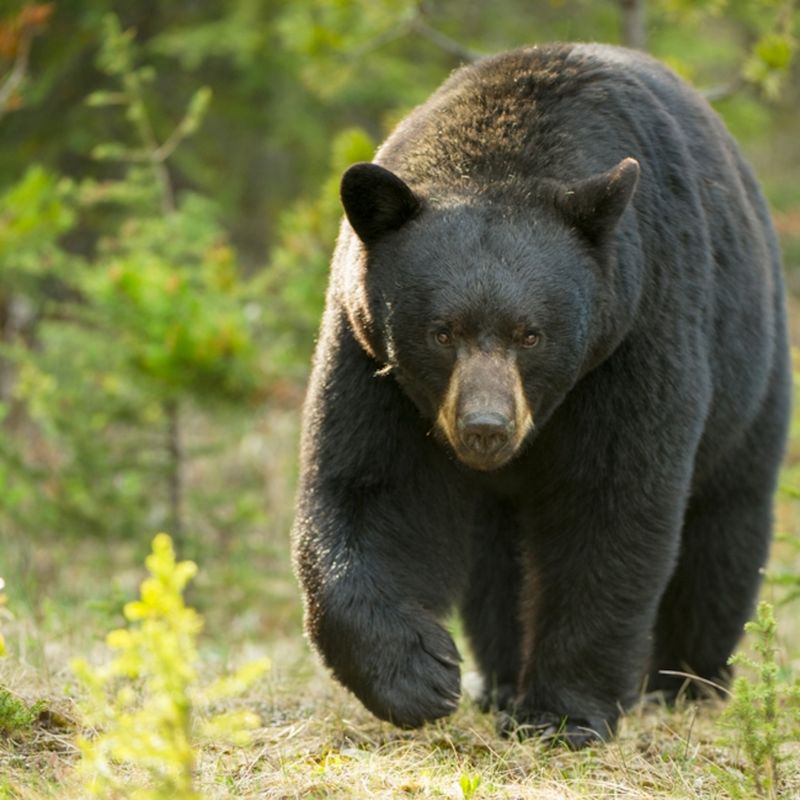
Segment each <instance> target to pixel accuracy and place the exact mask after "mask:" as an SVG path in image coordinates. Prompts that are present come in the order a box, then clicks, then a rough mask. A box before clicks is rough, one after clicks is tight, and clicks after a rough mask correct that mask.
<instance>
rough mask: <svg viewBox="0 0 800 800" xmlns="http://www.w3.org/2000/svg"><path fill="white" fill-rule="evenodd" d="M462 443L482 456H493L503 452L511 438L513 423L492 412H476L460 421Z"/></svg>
mask: <svg viewBox="0 0 800 800" xmlns="http://www.w3.org/2000/svg"><path fill="white" fill-rule="evenodd" d="M458 430H459V433H460V434H461V441H462V442H463V443H464V444H465V445H466V446H467V447H468V448H469V449H470V450H472V451H473V452H475V453H477V454H478V455H481V456H492V455H494V454H495V453H497V452H498V451H499V450H501V449H502V448H503V447H504V446H505V445H506V444H508V440H509V438H510V437H511V433H512V431H513V423H512V422H511V420H510V419H508V418H507V417H505V416H503V415H502V414H498V413H496V412H492V411H475V412H473V413H471V414H467V415H466V416H465V417H463V418H462V419H460V420H459V421H458Z"/></svg>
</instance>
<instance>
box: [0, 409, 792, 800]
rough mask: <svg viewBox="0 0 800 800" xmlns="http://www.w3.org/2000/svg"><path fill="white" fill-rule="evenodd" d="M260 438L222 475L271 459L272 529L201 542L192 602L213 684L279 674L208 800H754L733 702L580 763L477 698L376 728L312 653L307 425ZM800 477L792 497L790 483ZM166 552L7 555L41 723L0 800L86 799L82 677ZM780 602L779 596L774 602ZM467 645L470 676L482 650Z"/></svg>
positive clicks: (207, 464)
mask: <svg viewBox="0 0 800 800" xmlns="http://www.w3.org/2000/svg"><path fill="white" fill-rule="evenodd" d="M254 427H255V432H254V431H253V430H252V429H251V430H250V431H249V432H247V433H246V434H242V436H241V438H239V439H236V440H235V441H233V442H232V445H231V453H229V455H228V456H227V457H226V459H227V460H230V462H231V464H227V462H226V465H225V474H224V475H223V476H222V477H223V479H226V478H229V477H230V476H231V475H233V476H234V477H236V479H237V480H239V479H240V478H241V474H242V473H244V472H247V470H251V469H253V465H254V464H258V465H261V464H263V463H264V462H266V464H267V467H266V474H265V475H264V479H265V481H266V490H265V491H263V495H264V497H265V498H266V499H265V501H264V509H263V514H262V515H261V516H259V518H258V520H259V524H258V525H253V526H252V527H251V528H250V529H249V530H248V531H246V532H245V533H244V534H242V535H241V536H231V535H224V536H223V535H219V536H212V535H207V534H206V533H205V532H204V535H203V539H202V546H199V545H198V547H197V556H198V561H199V564H200V573H199V575H198V577H197V579H196V581H195V582H194V584H193V585H192V588H191V589H190V591H189V593H188V596H187V601H188V602H189V603H190V604H192V605H193V606H195V607H196V608H198V610H199V611H200V612H201V613H202V614H203V616H204V618H205V621H206V625H205V633H204V636H203V638H202V644H201V659H202V664H203V668H204V670H205V671H207V673H208V674H207V675H204V678H205V677H213V676H214V675H215V674H219V673H222V672H223V671H225V670H226V669H229V668H231V667H235V666H237V665H238V664H241V663H243V662H244V661H248V660H251V659H253V658H257V657H262V656H268V657H269V658H270V659H271V661H272V670H271V672H270V673H269V674H268V675H267V676H265V677H264V678H263V679H261V680H260V681H259V682H258V684H257V685H256V686H254V687H253V688H251V689H250V690H249V691H248V693H247V694H246V695H245V697H244V698H242V699H240V700H237V701H236V703H237V707H245V708H247V709H249V710H251V711H254V712H255V713H256V714H258V716H259V718H260V726H259V727H258V729H257V730H256V731H255V735H254V738H253V740H252V742H251V743H250V744H249V745H247V746H244V747H234V746H230V745H223V744H221V743H213V744H211V745H207V746H205V747H204V748H203V750H202V752H201V753H200V754H199V758H198V774H197V786H198V789H199V791H200V793H201V795H202V797H203V798H209V799H210V798H339V797H341V798H365V799H366V798H368V799H369V800H377V798H398V797H401V798H402V797H410V798H411V797H420V798H427V797H431V798H438V797H441V798H470V797H471V798H509V799H510V798H537V799H538V798H541V799H542V800H550V799H551V798H552V800H556V799H557V800H570V799H571V798H625V799H627V800H639V799H641V800H657V799H658V798H665V799H666V798H700V799H701V800H705V799H706V798H707V799H708V800H711V798H713V799H714V800H719V799H720V798H722V799H724V798H731V799H732V800H733V799H734V798H748V799H749V798H751V797H753V796H754V795H753V793H752V789H751V788H750V787H751V784H749V783H748V769H749V767H748V762H747V757H746V753H745V752H744V750H743V748H742V746H741V742H740V741H739V740H738V739H737V731H736V730H731V729H730V728H729V727H726V726H725V725H724V724H723V722H722V720H721V714H722V709H723V705H722V704H720V703H705V704H699V705H698V704H695V703H685V704H682V705H679V707H678V708H676V709H667V708H663V707H660V706H658V705H655V704H652V703H650V704H648V703H642V704H641V705H639V706H638V707H636V708H635V709H634V710H633V711H632V712H631V713H629V714H628V715H627V716H626V717H625V718H624V719H623V721H622V724H621V728H620V731H619V735H618V736H617V738H616V739H615V740H614V741H612V742H611V743H609V744H607V745H603V746H597V747H593V748H590V749H588V750H585V751H581V752H578V753H572V752H568V751H565V750H559V749H547V748H544V747H542V746H541V745H540V744H539V743H537V742H530V741H529V742H523V743H520V742H517V741H510V740H506V739H502V738H500V737H499V736H498V735H497V734H496V732H495V728H494V720H493V718H492V716H491V715H484V714H481V713H479V712H478V710H477V709H476V707H475V706H474V705H473V704H472V703H471V701H470V700H469V699H468V698H464V699H463V700H462V703H461V706H460V708H459V709H458V711H457V712H456V714H454V715H453V716H452V717H450V718H449V719H447V720H444V721H440V722H438V723H436V724H432V725H428V726H426V727H424V728H423V729H421V730H418V731H400V730H397V729H395V728H393V727H392V726H390V725H388V724H386V723H382V722H380V721H378V720H376V719H375V718H374V717H372V716H371V715H370V714H369V713H368V712H367V711H366V710H365V709H364V708H363V707H362V706H361V705H360V704H359V703H358V701H357V700H355V698H354V697H352V696H351V695H350V694H349V693H347V692H346V691H345V690H344V689H342V688H341V687H339V686H338V685H337V684H336V683H335V682H334V681H333V680H332V679H331V678H330V677H329V675H328V674H327V673H326V671H325V670H324V669H323V668H322V667H321V666H320V664H319V663H318V661H317V660H316V658H315V657H314V655H313V654H312V653H311V652H310V650H309V648H308V646H307V644H306V643H305V641H304V640H303V638H302V634H301V607H300V600H299V593H298V590H297V588H296V584H295V581H294V578H293V576H292V574H291V570H290V562H289V547H288V533H287V532H288V529H289V526H290V522H291V498H292V484H293V472H294V466H293V465H294V463H295V448H296V441H297V427H298V423H297V412H296V411H294V410H289V411H287V410H283V411H278V412H275V413H274V415H270V416H268V417H267V418H265V419H264V420H262V421H260V422H259V423H258V424H257V425H256V426H254ZM798 441H800V437H798V436H795V437H794V439H793V445H792V448H791V452H790V454H789V461H790V463H791V464H797V463H798V462H800V452H799V451H798V448H800V444H798ZM217 467H218V464H217ZM259 469H261V467H260V466H259ZM259 474H263V473H259ZM208 475H212V476H214V475H216V471H215V466H214V462H213V461H212V460H211V459H209V460H207V461H202V460H201V461H198V462H197V463H195V464H194V465H193V466H192V473H191V474H190V479H191V480H192V481H195V482H197V483H202V481H203V480H205V479H207V477H208ZM786 475H787V480H788V481H790V482H794V480H795V475H794V470H793V469H790V470H788V471H787V473H786ZM231 480H233V478H231ZM233 485H235V484H233ZM798 522H800V501H798V500H797V499H792V498H789V497H782V498H780V501H779V508H778V529H779V530H781V531H784V532H787V533H788V534H790V535H792V536H796V535H797V531H798V529H799V528H798ZM261 523H263V525H262V524H261ZM151 538H152V535H151V532H147V533H145V534H143V537H142V541H140V542H130V541H128V542H114V543H100V542H97V541H80V540H77V541H74V540H67V541H51V542H47V543H43V542H30V541H28V542H21V541H20V540H16V541H10V540H9V539H8V538H6V539H4V540H2V541H1V542H0V545H1V546H2V547H3V550H2V552H0V574H1V575H3V577H5V578H6V582H7V584H8V585H7V587H6V593H7V594H8V604H9V608H10V609H11V610H12V611H13V612H14V614H15V618H14V619H13V620H7V619H4V618H0V626H2V631H3V634H4V636H5V639H6V642H7V645H8V650H9V653H10V655H9V657H7V658H4V659H0V686H3V687H6V688H7V689H8V690H9V691H10V693H11V694H12V695H13V697H15V698H17V699H18V700H19V701H20V703H22V704H24V705H25V706H26V707H27V708H34V709H35V713H34V714H32V715H30V716H32V718H31V719H30V720H29V722H28V723H27V724H25V725H21V726H20V727H19V728H18V729H16V730H14V731H11V732H5V733H0V800H5V798H15V799H16V798H20V800H28V798H36V799H39V798H59V800H61V798H65V799H66V800H69V799H70V798H76V799H77V798H82V797H85V796H86V793H85V791H84V790H83V789H82V787H81V785H80V783H79V779H78V775H77V771H76V770H75V765H76V763H77V760H78V757H79V756H78V751H77V748H76V745H75V741H76V739H77V736H78V733H85V732H86V731H83V730H81V729H82V720H81V716H80V713H79V711H78V709H77V706H76V703H75V699H74V698H75V696H76V693H77V691H78V690H77V686H76V681H75V679H74V677H73V675H72V673H71V671H70V669H69V667H68V664H69V663H70V661H71V660H72V659H73V658H74V657H76V656H83V657H85V658H88V659H89V660H93V661H95V662H99V661H101V660H103V659H104V658H107V651H106V649H105V646H104V644H103V636H104V634H105V633H106V632H107V631H108V630H110V629H112V628H116V627H119V626H120V625H122V624H123V617H122V614H121V609H122V606H123V604H124V602H126V601H128V600H130V599H132V598H133V597H134V595H135V593H136V589H137V587H138V584H139V582H140V581H141V579H142V577H143V574H144V570H143V567H142V559H143V556H144V554H145V553H146V552H147V549H148V545H149V541H150V539H151ZM772 564H773V571H789V572H792V573H794V574H800V552H799V551H797V550H796V549H795V548H793V547H792V546H791V545H790V544H789V543H785V542H784V543H778V544H776V546H775V547H774V549H773V561H772ZM776 593H777V590H776V589H774V588H773V587H771V586H769V585H768V586H766V587H765V591H764V596H765V597H766V598H767V599H773V600H774V599H777V594H776ZM778 623H779V634H780V639H779V645H780V652H779V665H780V667H781V672H782V674H783V675H784V677H785V676H786V675H789V674H790V673H792V672H793V673H794V674H795V675H796V674H798V667H800V664H798V658H800V620H798V614H797V603H794V604H793V605H790V606H786V607H784V608H779V609H778ZM456 635H457V637H458V636H459V634H458V630H457V626H456ZM459 645H460V649H461V651H462V653H463V654H464V655H465V656H466V661H465V665H464V668H465V671H469V670H470V669H473V667H472V666H471V664H470V660H469V655H468V650H467V648H466V646H465V644H464V642H463V641H459ZM37 703H40V705H39V706H36V705H35V704H37ZM780 756H781V758H782V760H781V763H780V770H781V776H782V784H781V794H779V795H776V796H780V797H786V798H791V797H800V743H791V742H789V743H786V744H783V745H782V746H781V749H780Z"/></svg>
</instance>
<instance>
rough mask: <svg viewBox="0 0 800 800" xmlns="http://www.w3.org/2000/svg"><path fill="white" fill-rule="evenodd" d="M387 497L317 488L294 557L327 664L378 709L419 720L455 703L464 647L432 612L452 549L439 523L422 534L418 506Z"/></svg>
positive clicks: (443, 596)
mask: <svg viewBox="0 0 800 800" xmlns="http://www.w3.org/2000/svg"><path fill="white" fill-rule="evenodd" d="M366 494H367V495H368V494H369V493H366ZM326 495H327V497H326ZM408 499H410V498H408ZM393 500H394V497H393V496H385V494H384V493H383V492H381V491H378V492H377V495H376V496H374V497H368V496H364V494H363V493H360V492H357V491H355V490H354V489H351V490H350V491H347V490H345V489H344V488H343V487H337V488H336V489H335V490H333V489H331V490H330V491H327V492H319V491H318V492H316V493H315V497H314V505H316V506H317V508H316V510H313V506H312V509H309V510H306V512H305V513H304V514H303V515H302V516H301V517H300V518H299V519H300V520H301V521H300V522H299V523H298V532H297V539H298V544H297V549H296V560H297V564H298V572H299V574H300V577H301V580H302V583H303V585H304V588H305V591H306V628H307V632H308V635H309V637H310V638H311V640H312V641H313V643H314V644H315V646H316V648H317V649H318V651H319V652H320V654H321V655H322V657H323V659H324V661H325V663H326V664H327V666H329V667H330V668H331V670H332V671H333V673H334V675H335V676H336V678H337V679H338V680H339V681H340V682H341V683H342V684H344V685H345V686H346V687H347V688H348V689H350V690H351V691H352V692H353V693H354V694H355V695H356V696H357V697H358V698H359V699H360V700H361V702H362V703H363V704H364V705H365V706H366V707H367V708H368V709H369V710H370V711H372V713H373V714H375V715H376V716H377V717H380V718H381V719H385V720H388V721H390V722H393V723H394V724H396V725H399V726H401V727H417V726H419V725H422V724H423V723H425V722H428V721H430V720H434V719H438V718H439V717H443V716H446V715H448V714H451V713H452V712H453V711H454V710H455V708H456V706H457V704H458V699H459V691H460V670H459V661H460V656H459V654H458V651H457V649H456V646H455V644H454V643H453V640H452V639H451V637H450V635H449V634H448V633H447V632H446V631H445V630H444V628H443V627H442V626H441V625H440V624H439V623H438V622H437V617H438V616H441V615H442V614H443V613H444V611H445V610H446V608H447V605H448V602H447V601H448V595H449V592H448V584H449V583H450V582H451V579H452V565H453V563H457V553H456V554H453V553H452V552H451V555H450V559H449V561H448V560H447V559H446V558H442V556H443V554H442V553H436V550H437V549H438V548H437V546H436V536H435V531H432V532H431V534H432V535H429V536H428V539H429V541H427V542H426V541H425V537H424V535H421V534H424V532H425V526H424V520H420V518H419V517H420V515H419V513H416V514H414V513H407V514H405V515H402V514H399V513H398V512H397V508H396V506H395V502H393ZM423 516H424V515H423ZM414 522H416V523H417V524H420V523H422V525H421V527H419V528H418V529H415V525H414ZM328 525H330V526H331V527H329V528H328V527H327V526H328ZM334 531H336V534H335V535H333V532H334ZM453 555H456V558H455V559H454V558H453Z"/></svg>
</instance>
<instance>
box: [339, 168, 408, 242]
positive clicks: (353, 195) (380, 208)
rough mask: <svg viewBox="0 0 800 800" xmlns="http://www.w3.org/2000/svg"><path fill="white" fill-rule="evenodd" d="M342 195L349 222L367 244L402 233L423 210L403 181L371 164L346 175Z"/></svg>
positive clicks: (351, 169) (343, 177)
mask: <svg viewBox="0 0 800 800" xmlns="http://www.w3.org/2000/svg"><path fill="white" fill-rule="evenodd" d="M340 194H341V198H342V205H343V206H344V211H345V214H347V220H348V222H349V223H350V225H352V227H353V230H354V231H355V232H356V233H357V234H358V238H359V239H361V241H362V242H364V243H365V244H372V242H374V241H375V240H377V239H379V238H380V237H381V236H383V235H384V234H385V233H388V232H389V231H396V230H398V229H399V228H401V227H402V226H403V225H405V223H406V222H408V221H409V220H410V219H411V217H413V216H414V215H415V214H416V213H417V211H418V210H419V208H420V201H419V198H418V197H417V196H416V195H415V194H414V193H413V192H412V191H411V189H410V188H409V187H408V185H407V184H406V183H404V182H403V180H402V179H401V178H398V177H397V175H395V174H394V173H393V172H390V171H389V170H388V169H385V168H384V167H381V166H379V165H378V164H371V163H368V162H362V163H359V164H353V166H352V167H350V168H349V169H348V170H347V171H346V172H345V173H344V175H342V185H341V190H340Z"/></svg>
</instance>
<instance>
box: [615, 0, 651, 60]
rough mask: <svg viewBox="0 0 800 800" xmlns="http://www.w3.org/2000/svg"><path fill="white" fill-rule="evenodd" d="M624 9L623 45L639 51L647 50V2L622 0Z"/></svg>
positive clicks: (642, 0) (621, 4)
mask: <svg viewBox="0 0 800 800" xmlns="http://www.w3.org/2000/svg"><path fill="white" fill-rule="evenodd" d="M620 6H621V8H622V43H623V44H624V45H625V46H626V47H634V48H636V49H637V50H645V49H647V30H646V28H645V13H644V11H645V0H620Z"/></svg>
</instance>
